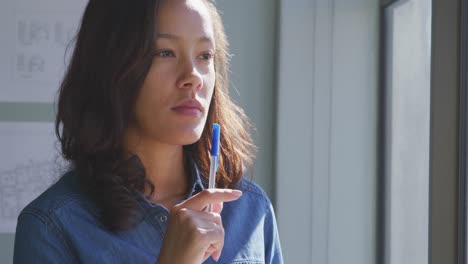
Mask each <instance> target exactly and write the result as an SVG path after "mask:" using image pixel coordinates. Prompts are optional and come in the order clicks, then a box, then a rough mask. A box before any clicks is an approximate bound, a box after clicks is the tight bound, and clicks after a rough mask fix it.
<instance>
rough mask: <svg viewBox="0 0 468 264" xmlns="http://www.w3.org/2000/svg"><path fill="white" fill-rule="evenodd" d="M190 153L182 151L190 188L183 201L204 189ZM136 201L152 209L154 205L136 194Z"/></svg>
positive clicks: (139, 194) (203, 183)
mask: <svg viewBox="0 0 468 264" xmlns="http://www.w3.org/2000/svg"><path fill="white" fill-rule="evenodd" d="M192 155H193V154H192V153H191V152H190V151H184V156H185V166H186V169H187V171H188V178H189V186H190V191H189V193H188V195H187V197H185V199H188V198H190V197H192V196H194V195H195V194H197V193H199V192H201V191H203V190H204V189H206V187H205V186H207V184H205V182H204V181H203V179H202V177H201V176H200V171H199V169H198V166H197V163H196V162H195V160H194V159H193V157H192ZM137 200H140V202H143V204H144V205H143V206H144V207H147V206H150V207H154V206H155V204H153V203H151V202H150V201H149V200H148V199H147V198H146V197H145V196H144V195H143V194H142V193H139V192H138V193H137Z"/></svg>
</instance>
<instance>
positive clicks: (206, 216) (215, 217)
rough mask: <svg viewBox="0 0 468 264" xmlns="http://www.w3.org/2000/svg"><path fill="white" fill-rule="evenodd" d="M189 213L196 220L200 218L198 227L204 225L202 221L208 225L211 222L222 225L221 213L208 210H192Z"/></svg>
mask: <svg viewBox="0 0 468 264" xmlns="http://www.w3.org/2000/svg"><path fill="white" fill-rule="evenodd" d="M190 214H191V215H192V216H193V217H194V218H195V219H198V220H201V221H200V223H199V225H200V227H204V228H205V225H203V223H207V224H208V226H211V223H214V224H216V225H219V226H222V225H223V223H222V219H221V215H220V214H218V213H209V212H204V211H194V210H192V211H191V212H190Z"/></svg>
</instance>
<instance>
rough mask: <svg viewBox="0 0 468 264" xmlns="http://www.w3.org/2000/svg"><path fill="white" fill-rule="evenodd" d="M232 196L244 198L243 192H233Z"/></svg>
mask: <svg viewBox="0 0 468 264" xmlns="http://www.w3.org/2000/svg"><path fill="white" fill-rule="evenodd" d="M232 194H234V195H235V196H237V197H241V196H242V191H239V190H232Z"/></svg>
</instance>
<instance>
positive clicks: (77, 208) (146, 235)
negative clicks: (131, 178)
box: [13, 162, 283, 264]
mask: <svg viewBox="0 0 468 264" xmlns="http://www.w3.org/2000/svg"><path fill="white" fill-rule="evenodd" d="M192 164H193V166H191V167H193V169H192V172H191V173H190V174H191V177H190V178H191V187H192V188H191V192H190V193H189V195H188V196H187V198H189V197H191V196H193V195H194V194H196V193H198V192H200V191H201V190H203V189H204V188H205V186H206V183H204V182H203V181H202V180H201V177H200V175H199V172H198V169H197V168H196V165H195V163H194V162H192ZM237 189H240V190H242V191H243V195H242V196H241V198H240V199H238V200H236V201H233V202H227V203H224V208H223V211H222V213H221V216H222V220H223V226H224V229H225V241H224V248H223V250H222V253H221V258H220V259H219V261H218V263H236V264H250V263H255V264H259V263H275V264H276V263H283V259H282V254H281V246H280V241H279V236H278V230H277V226H276V219H275V214H274V211H273V207H272V205H271V203H270V201H269V199H268V197H267V196H266V195H265V192H264V191H263V190H262V189H261V187H259V186H258V185H257V184H255V183H253V182H251V181H248V180H247V179H242V180H241V181H240V183H239V184H238V187H237ZM139 202H140V203H142V206H143V208H144V216H143V220H142V221H140V222H139V223H138V224H137V225H136V226H135V227H133V228H132V229H130V230H126V231H118V232H112V231H109V230H108V229H106V228H105V227H104V226H103V225H102V223H101V222H100V221H99V220H98V219H99V217H98V210H97V209H96V206H95V205H94V203H93V202H92V201H91V199H90V198H89V197H88V196H87V195H85V194H84V193H83V192H81V191H80V188H79V181H78V175H77V174H76V173H75V172H74V171H70V172H68V173H66V174H65V175H64V176H62V177H61V178H60V180H59V181H58V182H57V183H55V184H54V185H53V186H51V187H50V188H49V189H48V190H46V191H45V192H44V193H43V194H41V195H40V196H39V197H38V198H36V199H35V200H34V201H32V202H31V203H30V204H29V205H28V206H26V207H25V208H24V209H23V210H22V212H21V214H20V215H19V217H18V225H17V228H16V237H15V249H14V260H13V262H14V263H156V261H157V258H158V256H159V251H160V248H161V245H162V242H163V238H164V234H165V232H166V229H167V225H168V221H169V219H168V218H169V212H168V211H167V209H166V208H164V207H163V206H160V205H158V204H152V203H150V202H149V201H148V200H146V199H145V198H144V197H143V196H141V197H140V199H139ZM180 250H181V251H183V250H184V249H183V248H181V249H180ZM204 263H216V262H215V261H214V260H213V259H212V258H211V257H210V258H208V259H207V260H206V261H205V262H204Z"/></svg>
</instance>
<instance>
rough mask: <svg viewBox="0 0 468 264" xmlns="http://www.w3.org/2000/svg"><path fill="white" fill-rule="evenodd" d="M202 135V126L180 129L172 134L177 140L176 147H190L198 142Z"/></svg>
mask: <svg viewBox="0 0 468 264" xmlns="http://www.w3.org/2000/svg"><path fill="white" fill-rule="evenodd" d="M202 133H203V126H197V127H191V128H187V127H185V128H181V129H177V133H174V136H175V137H174V138H175V139H177V140H175V141H177V145H191V144H193V143H195V142H197V141H198V140H200V138H201V136H202Z"/></svg>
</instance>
